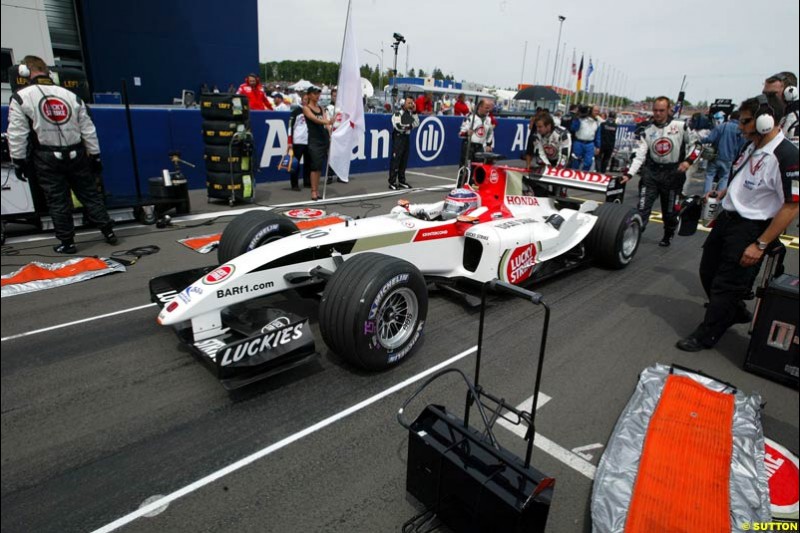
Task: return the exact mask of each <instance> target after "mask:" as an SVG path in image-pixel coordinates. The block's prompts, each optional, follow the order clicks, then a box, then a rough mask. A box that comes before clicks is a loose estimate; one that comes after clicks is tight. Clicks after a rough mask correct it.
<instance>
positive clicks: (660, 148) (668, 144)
mask: <svg viewBox="0 0 800 533" xmlns="http://www.w3.org/2000/svg"><path fill="white" fill-rule="evenodd" d="M653 151H654V152H655V153H656V154H658V155H660V156H661V157H664V156H665V155H668V154H669V153H670V152H671V151H672V141H671V140H670V139H669V137H661V138H660V139H657V140H656V142H654V143H653Z"/></svg>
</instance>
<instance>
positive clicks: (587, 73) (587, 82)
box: [586, 56, 594, 87]
mask: <svg viewBox="0 0 800 533" xmlns="http://www.w3.org/2000/svg"><path fill="white" fill-rule="evenodd" d="M592 72H594V65H592V58H591V56H590V57H589V68H587V69H586V86H587V87H588V86H589V76H591V75H592Z"/></svg>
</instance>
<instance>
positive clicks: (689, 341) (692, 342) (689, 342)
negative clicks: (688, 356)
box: [675, 337, 708, 352]
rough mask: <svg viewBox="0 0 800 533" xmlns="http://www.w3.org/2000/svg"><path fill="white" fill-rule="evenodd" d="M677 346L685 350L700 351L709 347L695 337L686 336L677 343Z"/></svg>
mask: <svg viewBox="0 0 800 533" xmlns="http://www.w3.org/2000/svg"><path fill="white" fill-rule="evenodd" d="M675 346H676V347H677V348H678V349H679V350H683V351H684V352H699V351H701V350H707V349H708V346H706V345H704V344H703V343H701V342H700V341H699V340H697V339H696V338H694V337H686V338H685V339H681V340H679V341H678V342H676V343H675Z"/></svg>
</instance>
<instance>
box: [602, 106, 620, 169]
mask: <svg viewBox="0 0 800 533" xmlns="http://www.w3.org/2000/svg"><path fill="white" fill-rule="evenodd" d="M616 145H617V114H616V113H615V112H613V111H612V112H611V113H609V114H608V119H607V120H606V121H605V122H603V123H602V124H600V154H599V155H600V157H599V162H600V166H599V168H598V170H599V171H600V172H602V173H604V174H605V173H606V171H607V170H608V164H609V163H610V162H611V156H612V155H613V154H614V147H615V146H616Z"/></svg>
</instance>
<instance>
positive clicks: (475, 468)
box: [397, 280, 555, 533]
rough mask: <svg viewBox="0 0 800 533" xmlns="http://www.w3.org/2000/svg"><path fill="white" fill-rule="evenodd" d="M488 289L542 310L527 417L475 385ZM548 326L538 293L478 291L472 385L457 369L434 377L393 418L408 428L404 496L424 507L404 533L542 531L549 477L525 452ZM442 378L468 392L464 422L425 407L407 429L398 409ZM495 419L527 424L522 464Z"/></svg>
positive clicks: (497, 285) (502, 286)
mask: <svg viewBox="0 0 800 533" xmlns="http://www.w3.org/2000/svg"><path fill="white" fill-rule="evenodd" d="M487 288H491V289H496V290H501V291H504V292H508V293H511V294H513V295H515V296H519V297H522V298H525V299H526V300H528V301H530V302H532V303H534V304H541V305H542V306H543V307H544V309H545V315H544V328H543V331H542V338H541V344H540V349H539V361H538V366H537V371H536V379H535V382H534V391H533V405H532V407H531V412H530V413H528V412H525V411H520V410H518V409H517V408H515V407H513V406H511V405H509V404H508V403H506V401H505V400H504V399H502V398H498V397H496V396H493V395H492V394H490V393H488V392H487V391H486V390H484V389H482V388H481V387H480V385H478V377H479V372H480V362H481V351H482V349H481V348H482V344H483V325H484V314H485V309H486V292H487ZM549 320H550V309H549V307H547V304H546V303H545V302H543V301H542V299H541V295H540V294H538V293H535V292H531V291H527V290H525V289H522V288H520V287H517V286H514V285H511V284H508V283H505V282H501V281H498V280H494V281H490V282H489V283H487V284H485V285H484V287H483V294H482V298H481V313H480V326H479V329H478V350H477V355H476V361H475V381H474V383H471V382H470V381H469V379H468V378H467V377H466V375H464V373H463V372H461V370H459V369H457V368H449V369H445V370H442V371H439V372H437V373H436V374H434V375H433V376H431V377H430V378H428V380H427V381H426V382H425V383H424V384H423V385H422V386H421V387H420V388H419V389H418V390H417V391H416V393H414V394H413V395H412V396H411V397H410V398H408V400H406V402H405V403H404V404H403V407H402V408H401V409H400V412H399V413H398V416H397V418H398V420H399V421H400V423H401V424H402V425H403V426H404V427H405V428H406V429H408V430H409V436H408V465H407V471H406V490H407V491H408V493H409V494H410V495H411V496H413V497H414V498H416V499H417V500H418V501H419V502H421V503H422V504H423V505H424V506H425V508H426V510H425V511H424V512H423V513H421V514H419V515H417V516H415V517H414V518H412V519H411V520H409V521H408V522H406V523H405V524H404V525H403V528H402V531H403V532H404V533H405V532H411V531H414V532H417V531H433V530H435V529H436V526H435V524H436V521H437V520H438V521H440V522H441V523H443V524H445V525H446V526H447V527H448V528H449V529H450V530H452V531H455V532H469V533H479V532H481V533H496V532H499V531H502V532H504V533H522V532H525V533H530V532H536V531H544V528H545V525H546V524H547V516H548V513H549V511H550V504H551V502H552V498H553V490H554V487H555V479H554V478H552V477H548V476H546V475H545V474H543V473H541V472H539V471H538V470H536V469H535V468H533V467H531V452H532V448H533V437H534V435H535V433H536V429H535V417H536V403H537V401H536V400H537V398H538V394H539V385H540V381H541V374H542V363H543V358H544V350H545V344H546V339H547V328H548V323H549ZM448 372H456V373H459V374H461V376H462V377H463V378H464V380H465V382H466V383H467V386H468V388H469V391H468V392H467V400H466V406H465V410H464V418H463V420H462V419H461V418H459V417H458V416H456V415H454V414H452V413H451V412H449V411H447V410H446V409H445V408H444V407H442V406H439V405H428V406H427V407H426V408H425V409H424V410H423V411H422V413H421V414H420V415H419V416H418V417H417V418H416V419H415V420H414V421H413V422H412V423H410V424H408V423H407V422H406V421H405V420H404V419H403V411H404V409H405V408H406V407H407V406H408V404H409V402H410V401H411V400H413V399H414V398H415V397H416V396H417V395H418V394H419V393H420V392H421V391H422V390H423V389H424V388H425V387H427V386H428V385H429V384H430V383H431V382H432V381H433V380H435V379H436V378H438V377H439V376H441V375H442V374H445V373H448ZM473 404H474V405H475V407H477V409H478V411H479V414H480V415H481V416H480V419H481V420H482V425H483V427H484V429H485V431H484V432H481V431H478V430H477V429H474V428H472V427H470V425H469V417H470V410H471V407H472V406H473ZM498 418H503V419H505V420H507V421H509V422H511V423H513V424H525V425H527V426H528V430H527V433H526V436H525V440H526V441H527V451H526V456H525V460H524V461H523V460H522V459H521V458H519V457H517V456H516V455H514V454H513V453H511V452H509V451H508V450H506V449H504V448H502V447H501V446H500V445H499V444H498V442H497V440H496V439H495V437H494V434H493V432H492V427H493V425H494V424H495V422H496V421H497V419H498ZM426 528H427V529H426Z"/></svg>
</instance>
